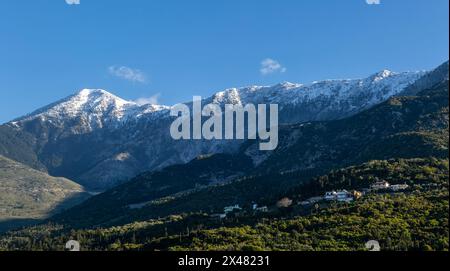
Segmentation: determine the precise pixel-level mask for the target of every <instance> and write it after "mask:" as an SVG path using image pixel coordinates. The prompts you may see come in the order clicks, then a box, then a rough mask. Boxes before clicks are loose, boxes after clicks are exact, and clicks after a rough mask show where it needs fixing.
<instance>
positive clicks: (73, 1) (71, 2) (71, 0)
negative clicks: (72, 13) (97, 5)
mask: <svg viewBox="0 0 450 271" xmlns="http://www.w3.org/2000/svg"><path fill="white" fill-rule="evenodd" d="M66 3H67V4H68V5H79V4H80V0H66Z"/></svg>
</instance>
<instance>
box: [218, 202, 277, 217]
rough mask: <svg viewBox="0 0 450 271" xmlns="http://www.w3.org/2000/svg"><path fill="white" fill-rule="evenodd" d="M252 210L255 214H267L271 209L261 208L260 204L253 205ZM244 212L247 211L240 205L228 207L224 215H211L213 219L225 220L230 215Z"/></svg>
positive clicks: (224, 210) (224, 209)
mask: <svg viewBox="0 0 450 271" xmlns="http://www.w3.org/2000/svg"><path fill="white" fill-rule="evenodd" d="M251 210H252V211H253V212H254V213H267V212H269V207H267V206H259V205H258V204H253V205H252V207H251ZM243 211H245V210H244V209H243V208H242V207H241V206H239V204H236V205H232V206H227V207H225V208H223V213H221V214H213V215H211V217H213V218H218V219H225V218H227V216H229V215H230V214H236V213H239V212H243Z"/></svg>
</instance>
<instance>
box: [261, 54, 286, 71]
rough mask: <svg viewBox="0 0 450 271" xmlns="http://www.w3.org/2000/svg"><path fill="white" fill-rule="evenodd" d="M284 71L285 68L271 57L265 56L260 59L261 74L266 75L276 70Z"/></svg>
mask: <svg viewBox="0 0 450 271" xmlns="http://www.w3.org/2000/svg"><path fill="white" fill-rule="evenodd" d="M286 71H287V69H286V68H285V67H283V66H282V65H281V64H280V63H279V62H278V61H276V60H273V59H271V58H266V59H264V60H263V61H261V69H260V72H261V74H262V75H268V74H271V73H276V72H280V73H284V72H286Z"/></svg>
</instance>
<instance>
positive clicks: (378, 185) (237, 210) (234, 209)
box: [211, 180, 409, 220]
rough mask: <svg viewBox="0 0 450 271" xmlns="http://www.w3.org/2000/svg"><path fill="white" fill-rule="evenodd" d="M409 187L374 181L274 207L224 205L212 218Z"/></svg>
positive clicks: (348, 199)
mask: <svg viewBox="0 0 450 271" xmlns="http://www.w3.org/2000/svg"><path fill="white" fill-rule="evenodd" d="M408 189H409V185H407V184H395V185H391V184H390V183H389V182H387V181H384V180H381V181H376V182H375V183H373V184H372V185H371V186H370V187H369V188H365V189H362V191H356V190H352V191H347V190H345V189H342V190H337V191H334V190H333V191H328V192H325V194H324V195H323V196H314V197H311V198H308V199H306V200H303V201H298V202H297V203H296V204H294V201H293V200H291V199H289V198H287V197H285V198H282V199H280V200H279V201H278V202H277V203H276V204H275V205H273V206H272V207H268V206H259V205H258V204H257V203H253V204H252V206H251V207H250V208H244V207H241V206H240V205H239V204H236V205H232V206H227V207H224V209H223V213H215V214H212V215H211V218H214V219H219V220H222V219H226V218H229V217H239V216H244V215H247V214H249V213H251V214H255V215H257V214H263V213H269V212H274V211H276V210H278V209H283V208H289V207H292V206H295V205H297V206H302V207H311V206H312V205H315V204H319V203H325V204H326V203H330V202H338V203H350V202H354V201H357V200H359V199H361V198H362V197H364V196H365V195H367V194H370V193H372V194H373V193H397V192H401V191H406V190H408Z"/></svg>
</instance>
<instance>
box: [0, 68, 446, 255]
mask: <svg viewBox="0 0 450 271" xmlns="http://www.w3.org/2000/svg"><path fill="white" fill-rule="evenodd" d="M448 66H449V63H448V62H446V63H444V64H442V65H441V66H439V67H438V68H436V69H434V70H432V71H429V72H406V73H393V72H390V71H382V72H379V73H377V74H374V75H372V76H370V77H368V78H365V79H361V80H328V81H322V82H314V83H312V84H309V85H301V84H292V83H283V84H279V85H275V86H271V87H256V86H252V87H246V88H241V89H228V90H225V91H222V92H218V93H216V94H214V95H213V96H211V97H209V98H206V99H205V100H203V103H204V104H206V103H215V104H218V105H220V106H224V105H225V104H228V103H232V104H243V105H245V104H248V103H258V104H260V103H264V104H268V103H278V104H279V108H280V123H281V125H280V127H279V145H278V148H277V149H276V150H274V151H260V150H259V148H258V146H259V142H258V140H241V141H224V142H222V141H203V140H201V141H182V142H180V141H174V140H172V139H171V137H170V135H169V126H170V123H171V122H172V121H173V118H171V117H170V116H169V111H170V108H171V107H168V106H161V105H138V104H136V103H134V102H129V101H125V100H123V99H120V98H118V97H116V96H114V95H112V94H110V93H108V92H106V91H104V90H88V89H85V90H82V91H80V92H78V93H76V94H74V95H72V96H70V97H68V98H65V99H63V100H61V101H58V102H56V103H54V104H51V105H49V106H47V107H44V108H42V109H39V110H37V111H35V112H33V113H31V114H29V115H27V116H24V117H20V118H18V119H16V120H13V121H11V122H9V123H6V124H4V125H1V126H0V196H1V198H0V231H2V230H4V229H11V228H15V227H18V226H23V225H30V224H34V223H38V222H41V221H42V220H43V219H46V220H45V223H44V224H42V225H39V226H36V227H27V228H25V229H23V230H19V231H13V232H10V233H7V234H4V235H0V250H1V249H5V248H6V249H23V248H24V247H26V248H29V249H52V250H53V249H57V250H59V249H60V247H62V245H61V244H64V243H65V240H66V238H68V236H69V235H70V236H72V237H73V238H76V239H77V240H80V238H81V239H82V240H80V241H83V242H84V244H85V245H86V246H88V247H89V249H112V250H116V249H117V250H122V249H126V250H128V249H151V250H154V249H157V250H160V249H162V250H166V249H175V250H176V249H177V248H179V249H181V248H183V247H184V248H187V249H197V248H198V247H202V248H203V249H204V248H205V246H210V247H211V248H218V249H220V248H224V246H222V245H221V243H217V242H216V241H214V240H218V239H217V236H216V235H217V234H219V235H220V233H222V232H225V233H224V234H225V235H224V240H226V241H223V242H225V243H223V244H224V245H227V246H228V245H229V244H232V243H235V245H234V246H233V249H244V248H243V247H242V245H243V244H245V247H246V248H248V249H251V248H256V247H260V248H263V249H282V248H283V247H284V246H285V245H284V242H280V240H278V237H277V236H279V235H280V234H288V235H289V236H290V237H289V242H291V243H292V246H291V247H290V249H299V250H302V249H317V248H322V249H325V250H326V249H327V248H328V249H329V248H330V247H334V248H339V247H340V245H339V244H335V243H334V239H333V238H337V239H339V238H341V235H340V233H339V232H342V234H344V235H345V234H353V233H355V232H356V233H355V234H356V235H357V236H360V237H361V234H363V233H361V232H360V231H358V230H355V229H354V228H352V229H349V228H348V226H349V225H350V224H351V223H350V224H348V223H346V224H342V223H340V224H339V223H338V224H339V225H340V226H339V227H337V226H336V225H337V224H336V221H335V220H334V219H345V220H346V221H349V219H358V221H366V222H361V223H363V224H365V225H371V227H372V228H373V227H376V228H379V227H383V228H386V230H387V231H393V230H394V228H395V229H397V227H398V226H399V227H401V228H402V230H401V231H402V234H397V235H396V234H394V235H389V236H392V237H393V238H394V239H395V240H396V241H398V242H403V245H402V246H398V247H397V246H392V245H391V244H390V242H391V241H392V240H391V241H389V240H390V239H389V238H384V237H383V238H382V237H380V238H382V239H380V240H383V241H384V242H385V243H386V244H384V246H385V247H388V248H390V249H399V248H403V249H409V248H420V249H424V248H432V249H439V250H442V249H448V212H447V213H445V212H443V210H447V211H448V182H446V180H447V179H448V145H449V140H448V134H449V105H448V100H449V72H448ZM187 105H188V106H192V105H191V103H187ZM51 176H60V177H59V178H57V177H51ZM379 178H383V179H386V180H389V181H390V182H392V183H394V184H402V183H407V184H408V185H410V186H411V192H409V191H407V192H404V193H400V194H399V195H390V194H388V195H372V196H368V197H365V198H364V200H363V201H361V202H357V203H355V205H345V206H340V207H339V208H336V206H335V205H331V206H326V209H325V210H324V211H323V212H321V213H317V212H316V213H315V215H314V216H312V215H313V214H314V212H315V211H314V210H310V209H308V208H306V209H304V208H300V209H298V207H295V208H290V209H286V210H284V209H283V208H280V207H277V206H278V202H279V200H280V199H282V198H287V197H289V198H292V199H295V200H296V201H298V202H301V201H303V200H306V199H307V198H308V197H314V196H317V195H320V194H323V193H325V191H329V190H331V189H344V188H345V189H349V190H350V189H363V188H364V187H366V186H368V185H370V184H371V183H374V182H375V181H376V180H379ZM71 180H72V181H71ZM86 191H90V193H87V192H86ZM93 191H101V193H94V192H93ZM391 197H392V198H391ZM289 198H288V201H289ZM236 204H238V205H240V206H242V207H244V208H245V209H246V210H248V209H250V208H251V206H253V205H254V204H258V206H269V209H270V210H272V211H271V212H269V213H268V214H267V215H262V216H261V215H255V214H253V213H248V212H247V213H246V214H244V215H243V216H238V217H236V218H233V217H230V218H229V219H226V220H225V221H219V222H217V221H215V220H213V221H212V220H211V219H212V217H213V214H217V213H221V212H222V211H223V210H224V207H226V206H232V205H236ZM409 204H413V205H414V204H417V206H416V207H417V208H416V209H417V210H416V209H414V208H409V207H408V205H409ZM380 206H383V208H384V212H387V213H386V214H387V216H386V217H385V216H381V217H378V216H374V217H375V218H374V219H371V220H370V219H369V220H367V217H366V216H367V213H370V212H377V211H376V210H374V209H376V208H381V207H380ZM319 207H320V206H319ZM324 208H325V207H324ZM408 208H409V209H408ZM419 209H420V210H427V211H426V212H425V213H421V212H420V211H419ZM396 210H398V211H400V212H402V213H401V214H397V213H396ZM408 210H411V211H408ZM298 216H299V217H298ZM309 216H312V217H309ZM347 216H348V217H347ZM336 217H338V218H336ZM355 217H357V218H355ZM370 217H372V216H370ZM424 217H425V218H424ZM391 218H392V220H390V219H391ZM2 219H3V225H2V221H1V220H2ZM261 219H262V220H261ZM329 219H331V220H329ZM383 221H384V222H383ZM286 223H288V224H293V225H298V224H299V223H300V224H302V226H301V227H302V230H300V231H301V232H303V233H304V234H305V235H304V238H307V239H306V240H305V242H310V244H309V245H308V246H303V244H297V243H298V240H299V239H298V238H299V236H297V235H296V233H295V232H296V231H291V230H290V229H289V228H285V224H286ZM321 223H329V224H327V225H328V226H327V227H329V229H328V230H327V231H326V232H327V233H324V234H328V235H329V234H330V233H329V232H328V231H330V232H332V234H333V238H332V239H333V240H325V241H324V242H325V243H323V244H321V245H318V244H315V243H316V242H317V240H318V239H323V238H325V237H326V236H325V237H324V236H317V234H316V231H317V230H319V228H318V227H320V225H318V224H321ZM358 223H359V222H358ZM396 223H397V224H398V225H397V224H396ZM402 223H409V224H408V225H410V226H409V228H404V227H403V226H401V225H403V224H402ZM341 224H342V225H341ZM248 225H252V227H254V228H249V227H248ZM308 225H314V228H310V226H308ZM375 225H376V226H375ZM418 225H420V226H418ZM2 226H3V229H2ZM391 226H392V227H391ZM205 227H207V229H206V230H205V229H204V228H205ZM221 227H225V228H221ZM273 227H275V228H276V230H274V229H275V228H273ZM360 227H362V225H360V226H358V227H357V228H360ZM191 229H195V233H193V235H192V236H191ZM261 229H265V230H264V231H269V232H270V233H267V232H265V233H264V232H259V231H260V230H261ZM427 229H433V230H430V231H428V230H427ZM185 230H187V234H186V235H184V234H183V233H182V231H185ZM235 230H236V231H237V232H234V231H235ZM248 231H250V232H248ZM338 231H339V232H338ZM373 231H374V232H375V230H373ZM409 231H411V233H410V232H409ZM431 231H432V234H431ZM256 232H258V233H256ZM228 233H232V236H230V235H228ZM74 234H75V235H76V236H74ZM254 234H256V235H254ZM260 234H265V235H264V236H266V237H264V238H268V239H265V240H266V241H264V242H262V243H261V242H260V241H258V240H260V238H261V235H260ZM292 234H294V236H291V235H292ZM364 234H365V235H368V236H370V232H368V233H364ZM405 234H406V235H407V234H412V236H413V237H414V238H412V240H410V239H411V238H409V239H408V238H406V237H405V236H404V235H405ZM328 235H327V236H328ZM375 235H377V236H380V235H382V233H380V232H379V231H376V234H375ZM137 236H138V238H137ZM193 236H194V237H193ZM233 236H238V238H242V240H244V241H243V242H236V240H235V239H234V237H233ZM312 236H314V237H312ZM389 236H388V237H389ZM445 236H447V237H445ZM309 238H312V239H309ZM358 238H359V237H354V238H352V239H351V240H350V241H348V240H347V241H345V240H341V241H339V242H343V243H345V247H346V248H347V249H357V248H359V245H358V244H359V243H358V242H357V241H358V240H359V239H358ZM446 238H447V239H446ZM325 239H327V238H325ZM344 239H346V238H344ZM198 240H202V241H201V244H199V243H198V242H199V241H198ZM296 240H297V241H296ZM315 240H316V241H315ZM402 240H403V241H402ZM405 240H406V241H405ZM359 241H361V240H359ZM122 242H127V244H123V243H122ZM255 242H256V243H255ZM432 243H433V244H432ZM202 244H203V245H202ZM255 244H257V245H255ZM331 244H333V246H332V245H331ZM335 245H336V246H335Z"/></svg>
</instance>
